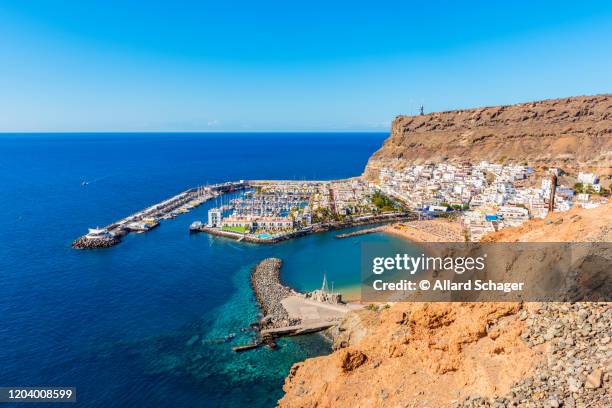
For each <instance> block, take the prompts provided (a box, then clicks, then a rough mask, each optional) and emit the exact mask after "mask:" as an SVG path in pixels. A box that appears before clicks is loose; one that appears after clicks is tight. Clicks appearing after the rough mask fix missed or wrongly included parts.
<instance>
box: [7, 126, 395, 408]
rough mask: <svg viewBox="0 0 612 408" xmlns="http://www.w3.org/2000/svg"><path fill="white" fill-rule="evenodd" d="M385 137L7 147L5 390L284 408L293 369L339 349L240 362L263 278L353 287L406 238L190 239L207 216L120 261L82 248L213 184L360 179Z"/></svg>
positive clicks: (122, 137)
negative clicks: (278, 272) (275, 267)
mask: <svg viewBox="0 0 612 408" xmlns="http://www.w3.org/2000/svg"><path fill="white" fill-rule="evenodd" d="M385 137H386V135H385V134H373V133H364V134H359V133H330V134H326V133H313V134H309V133H286V134H285V133H270V134H268V133H253V134H239V133H236V134H192V133H189V134H164V133H154V134H142V133H137V134H117V133H114V134H76V133H71V134H14V135H13V134H3V135H0V192H1V194H0V239H1V241H0V242H1V243H2V244H1V245H0V386H71V387H72V386H73V387H76V388H77V400H78V402H77V404H76V405H77V406H83V407H128V406H146V407H243V406H248V407H272V406H274V405H275V404H276V401H277V400H278V399H279V398H280V397H282V395H283V392H282V385H283V381H284V378H285V376H286V375H287V373H288V371H289V368H290V367H291V365H292V364H294V363H295V362H298V361H301V360H304V359H306V358H308V357H313V356H317V355H322V354H326V353H329V351H330V344H329V343H328V342H327V341H325V340H324V339H323V338H322V336H320V335H318V334H315V335H310V336H303V337H298V338H291V339H284V340H282V341H281V342H280V348H279V349H278V350H275V351H271V350H268V349H266V348H260V349H257V350H254V351H249V352H245V353H240V354H237V353H233V352H232V351H231V346H232V345H236V344H245V343H247V342H249V340H250V338H251V336H252V332H250V331H248V330H247V331H241V329H244V328H246V327H248V325H249V323H250V322H253V321H255V320H257V317H258V310H257V304H256V302H255V300H254V296H253V294H252V292H251V288H250V286H249V279H248V278H249V273H250V269H251V268H252V267H253V265H255V264H256V263H257V262H258V261H260V260H262V259H264V258H266V257H269V256H277V257H280V258H281V259H283V261H284V267H283V270H282V279H283V280H284V281H285V282H286V283H287V284H289V285H291V286H293V287H295V288H296V289H298V290H312V289H314V288H317V287H318V286H319V285H320V283H321V280H322V276H323V273H324V272H325V273H327V277H328V280H330V281H334V283H335V285H336V288H340V289H341V290H342V289H343V288H350V287H351V286H354V285H355V284H357V283H358V282H359V248H360V245H359V243H360V242H361V241H363V240H369V241H374V242H386V243H391V244H394V245H400V243H399V242H396V240H397V239H396V238H392V237H388V236H385V235H382V234H373V235H365V236H361V237H357V238H351V239H346V240H337V239H334V235H335V234H336V233H334V232H330V233H324V234H317V235H311V236H308V237H304V238H300V239H297V240H293V241H287V242H283V243H280V244H278V245H274V246H256V245H252V244H245V243H238V242H235V241H231V240H227V239H224V238H217V237H211V236H209V235H206V234H191V235H190V234H189V233H188V226H189V224H190V223H191V222H193V221H194V220H197V219H200V220H204V219H205V218H206V211H207V209H208V208H209V207H210V206H211V205H214V203H207V204H205V205H202V206H200V207H199V208H197V209H195V210H193V211H192V212H190V213H189V214H184V215H182V216H180V217H178V218H176V219H174V220H166V221H163V222H162V225H161V226H160V227H159V228H157V229H155V230H153V231H151V232H149V233H147V234H131V235H129V236H128V237H126V238H125V239H124V241H123V242H122V243H121V244H120V245H117V246H115V247H113V248H110V249H104V250H95V251H77V250H73V249H71V248H70V243H71V242H72V240H74V239H75V238H77V237H78V236H80V235H82V234H83V233H85V232H86V229H87V227H94V226H97V225H100V226H103V225H106V224H109V223H110V222H112V221H114V220H116V219H119V218H122V217H124V216H126V215H128V214H130V213H132V212H135V211H137V210H139V209H141V208H144V207H146V206H148V205H151V204H153V203H156V202H158V201H161V200H163V199H165V198H167V197H169V196H171V195H174V194H176V193H178V192H180V191H183V190H185V189H187V188H190V187H194V186H197V185H201V184H206V183H214V182H221V181H228V180H239V179H266V178H273V179H334V178H343V177H350V176H355V175H359V174H361V172H362V171H363V168H364V166H365V164H366V161H367V159H368V157H369V156H370V155H371V154H372V153H373V152H374V151H375V150H376V149H377V148H378V147H379V146H380V145H381V143H382V141H383V140H384V138H385ZM83 181H87V182H88V184H87V185H85V186H83V185H82V183H83ZM229 333H236V337H235V338H234V339H233V340H232V341H231V342H224V341H223V339H224V337H225V336H227V335H228V334H229Z"/></svg>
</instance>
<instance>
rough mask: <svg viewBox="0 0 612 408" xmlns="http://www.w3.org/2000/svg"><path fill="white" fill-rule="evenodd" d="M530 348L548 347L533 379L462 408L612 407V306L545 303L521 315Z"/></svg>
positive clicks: (533, 374) (472, 401) (529, 378)
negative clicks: (505, 392)
mask: <svg viewBox="0 0 612 408" xmlns="http://www.w3.org/2000/svg"><path fill="white" fill-rule="evenodd" d="M519 318H520V319H521V320H525V321H526V323H527V329H526V330H525V331H524V332H523V333H522V335H521V338H522V339H523V341H525V342H526V343H527V345H529V347H532V348H537V347H538V346H540V345H542V344H546V345H547V346H548V347H547V349H546V351H545V352H544V358H543V359H542V361H541V362H540V363H539V364H538V365H537V366H536V367H535V370H534V372H533V373H532V375H530V376H528V377H526V378H524V379H522V380H520V381H519V382H517V383H516V384H515V385H514V386H513V387H512V389H511V390H510V392H509V393H508V394H507V395H505V396H502V397H497V398H480V397H471V398H469V399H467V400H465V401H463V402H462V403H461V406H462V407H517V406H520V407H523V406H524V407H549V408H556V407H566V408H578V407H612V392H611V391H612V340H611V337H612V304H610V303H542V304H540V305H539V307H537V308H536V309H535V310H531V311H527V310H522V311H521V312H520V314H519Z"/></svg>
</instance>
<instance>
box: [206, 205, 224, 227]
mask: <svg viewBox="0 0 612 408" xmlns="http://www.w3.org/2000/svg"><path fill="white" fill-rule="evenodd" d="M222 221H223V215H222V214H221V209H219V208H211V209H210V210H208V226H209V227H217V228H218V227H221V222H222Z"/></svg>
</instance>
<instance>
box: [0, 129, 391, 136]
mask: <svg viewBox="0 0 612 408" xmlns="http://www.w3.org/2000/svg"><path fill="white" fill-rule="evenodd" d="M389 132H390V130H337V129H334V130H17V131H12V130H0V135H10V134H67V133H68V134H72V133H74V134H77V133H87V134H122V133H123V134H125V133H130V134H144V133H173V134H178V133H180V134H189V133H192V134H199V133H210V134H213V133H389Z"/></svg>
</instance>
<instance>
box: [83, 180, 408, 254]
mask: <svg viewBox="0 0 612 408" xmlns="http://www.w3.org/2000/svg"><path fill="white" fill-rule="evenodd" d="M230 192H240V194H238V195H233V196H232V198H231V199H226V198H224V197H223V195H224V194H226V193H230ZM212 199H215V200H216V203H215V207H213V208H211V209H209V210H208V219H207V220H206V221H204V222H203V221H200V220H196V221H194V222H193V223H192V224H191V225H190V227H189V231H190V232H191V233H194V232H204V233H208V234H211V235H216V236H221V237H225V238H230V239H234V240H237V241H244V242H250V243H255V244H273V243H277V242H281V241H284V240H288V239H293V238H297V237H300V236H304V235H307V234H311V233H317V232H325V231H330V230H334V229H343V228H351V227H356V226H362V225H371V224H385V223H391V222H396V221H407V220H412V219H413V218H414V216H413V214H412V213H411V212H408V211H406V209H405V208H404V207H403V204H402V203H401V202H400V201H399V200H394V199H392V198H389V197H387V196H384V195H383V194H382V193H381V192H380V191H378V189H377V187H376V186H374V185H372V184H371V183H368V182H366V181H364V180H362V179H360V178H353V179H346V180H333V181H312V180H309V181H293V180H285V181H283V180H251V181H246V180H239V181H235V182H227V183H220V184H212V185H205V186H200V187H195V188H191V189H189V190H186V191H183V192H181V193H179V194H177V195H175V196H173V197H171V198H169V199H166V200H164V201H162V202H160V203H157V204H154V205H152V206H149V207H147V208H145V209H143V210H141V211H138V212H136V213H134V214H132V215H130V216H128V217H125V218H123V219H121V220H118V221H115V222H113V223H111V224H109V225H107V226H105V227H96V228H90V229H89V231H88V233H87V234H85V235H83V236H81V237H80V238H78V239H76V240H75V241H74V242H73V243H72V247H73V248H75V249H96V248H108V247H111V246H114V245H117V244H118V243H120V242H121V239H122V238H123V237H125V236H126V235H127V234H130V233H146V232H148V231H151V230H152V229H154V228H156V227H158V226H159V225H160V222H162V221H164V220H170V219H172V218H176V217H178V216H180V215H181V214H185V213H188V212H189V211H190V210H191V209H193V208H195V207H197V206H199V205H201V204H203V203H204V202H207V201H210V200H212Z"/></svg>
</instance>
